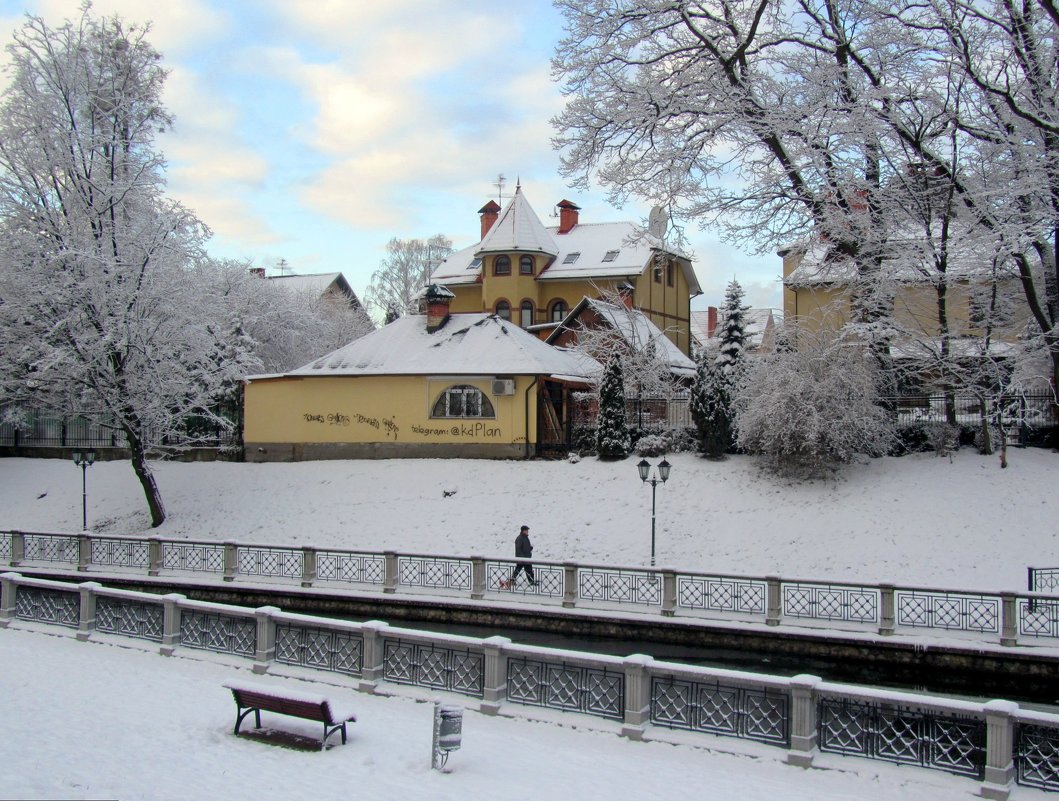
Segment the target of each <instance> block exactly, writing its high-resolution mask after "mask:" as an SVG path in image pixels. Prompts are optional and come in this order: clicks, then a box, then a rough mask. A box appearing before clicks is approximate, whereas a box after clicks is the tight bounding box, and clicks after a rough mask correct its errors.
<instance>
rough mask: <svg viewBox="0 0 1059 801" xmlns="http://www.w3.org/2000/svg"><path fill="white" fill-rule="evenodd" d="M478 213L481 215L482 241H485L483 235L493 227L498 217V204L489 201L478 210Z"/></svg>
mask: <svg viewBox="0 0 1059 801" xmlns="http://www.w3.org/2000/svg"><path fill="white" fill-rule="evenodd" d="M478 213H479V214H481V215H482V239H485V235H486V234H488V233H489V229H490V228H492V227H493V223H495V222H496V218H497V217H499V216H500V204H498V203H497V202H496V201H495V200H490V201H489V202H488V203H486V204H485V205H484V206H482V207H481V208H480V209H478ZM479 241H481V240H479Z"/></svg>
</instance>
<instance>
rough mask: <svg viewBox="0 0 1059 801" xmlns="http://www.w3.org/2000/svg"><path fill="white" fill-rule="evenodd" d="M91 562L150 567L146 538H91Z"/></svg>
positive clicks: (116, 565) (113, 565)
mask: <svg viewBox="0 0 1059 801" xmlns="http://www.w3.org/2000/svg"><path fill="white" fill-rule="evenodd" d="M92 564H93V565H104V566H107V567H134V568H142V569H144V570H146V569H147V568H149V567H150V549H149V548H148V544H147V540H118V539H113V540H111V539H100V538H97V537H93V538H92Z"/></svg>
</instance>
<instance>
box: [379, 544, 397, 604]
mask: <svg viewBox="0 0 1059 801" xmlns="http://www.w3.org/2000/svg"><path fill="white" fill-rule="evenodd" d="M382 558H383V576H382V591H383V592H385V593H391V594H392V593H395V592H397V553H396V552H394V551H383V554H382Z"/></svg>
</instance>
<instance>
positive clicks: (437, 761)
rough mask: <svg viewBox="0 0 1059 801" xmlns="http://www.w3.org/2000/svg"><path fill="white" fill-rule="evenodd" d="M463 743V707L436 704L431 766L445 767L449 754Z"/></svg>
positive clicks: (436, 702)
mask: <svg viewBox="0 0 1059 801" xmlns="http://www.w3.org/2000/svg"><path fill="white" fill-rule="evenodd" d="M462 742H463V707H459V706H442V705H441V702H440V701H435V702H434V749H433V755H432V757H431V763H430V766H431V767H432V768H435V769H438V768H442V767H444V766H445V763H446V762H447V761H448V759H449V752H450V751H456V750H457V749H459V747H460V745H461V744H462Z"/></svg>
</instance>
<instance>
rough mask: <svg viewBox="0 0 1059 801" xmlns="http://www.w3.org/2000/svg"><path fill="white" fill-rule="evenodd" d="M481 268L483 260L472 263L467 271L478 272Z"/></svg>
mask: <svg viewBox="0 0 1059 801" xmlns="http://www.w3.org/2000/svg"><path fill="white" fill-rule="evenodd" d="M481 266H482V260H481V259H475V260H474V261H472V262H471V263H470V264H469V265H468V266H467V269H468V270H477V269H478V268H479V267H481Z"/></svg>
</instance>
